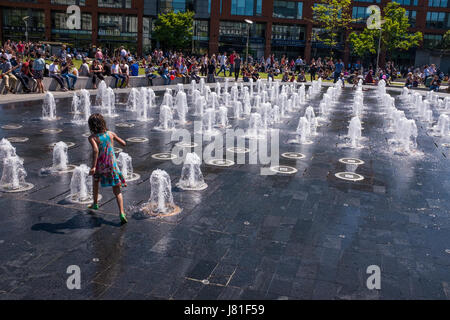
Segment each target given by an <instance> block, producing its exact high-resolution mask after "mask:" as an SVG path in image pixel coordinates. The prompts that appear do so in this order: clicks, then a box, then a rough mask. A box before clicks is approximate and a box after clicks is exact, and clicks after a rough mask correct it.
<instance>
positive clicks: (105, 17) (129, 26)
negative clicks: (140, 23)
mask: <svg viewBox="0 0 450 320" xmlns="http://www.w3.org/2000/svg"><path fill="white" fill-rule="evenodd" d="M136 33H137V17H136V16H122V15H109V14H99V15H98V34H99V35H104V36H115V35H117V36H120V35H122V34H126V35H133V34H136Z"/></svg>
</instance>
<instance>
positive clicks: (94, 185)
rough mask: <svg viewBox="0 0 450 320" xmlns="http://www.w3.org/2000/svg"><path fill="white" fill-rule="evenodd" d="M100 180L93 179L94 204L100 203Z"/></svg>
mask: <svg viewBox="0 0 450 320" xmlns="http://www.w3.org/2000/svg"><path fill="white" fill-rule="evenodd" d="M98 183H99V181H98V179H96V178H95V177H92V193H93V198H94V204H97V201H98Z"/></svg>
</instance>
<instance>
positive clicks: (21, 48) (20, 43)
mask: <svg viewBox="0 0 450 320" xmlns="http://www.w3.org/2000/svg"><path fill="white" fill-rule="evenodd" d="M24 49H25V45H24V44H23V43H22V41H19V44H18V45H17V52H18V53H19V55H21V56H23V51H24Z"/></svg>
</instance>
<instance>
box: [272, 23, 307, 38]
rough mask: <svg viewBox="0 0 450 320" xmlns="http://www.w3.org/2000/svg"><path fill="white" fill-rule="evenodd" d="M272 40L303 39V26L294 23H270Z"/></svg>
mask: <svg viewBox="0 0 450 320" xmlns="http://www.w3.org/2000/svg"><path fill="white" fill-rule="evenodd" d="M272 40H300V41H304V40H305V28H304V27H301V26H296V25H283V24H273V25H272Z"/></svg>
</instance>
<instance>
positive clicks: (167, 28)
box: [153, 11, 194, 50]
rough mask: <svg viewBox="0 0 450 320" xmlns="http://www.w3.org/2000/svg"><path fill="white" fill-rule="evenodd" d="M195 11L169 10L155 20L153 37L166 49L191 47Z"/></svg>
mask: <svg viewBox="0 0 450 320" xmlns="http://www.w3.org/2000/svg"><path fill="white" fill-rule="evenodd" d="M193 23H194V12H192V11H187V12H178V13H174V12H167V13H164V14H159V15H158V19H156V21H155V29H154V31H153V37H154V38H155V39H156V40H157V41H159V43H160V44H161V46H162V47H163V48H164V49H172V50H178V49H183V48H189V47H190V45H191V41H192V36H193V32H192V31H193Z"/></svg>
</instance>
